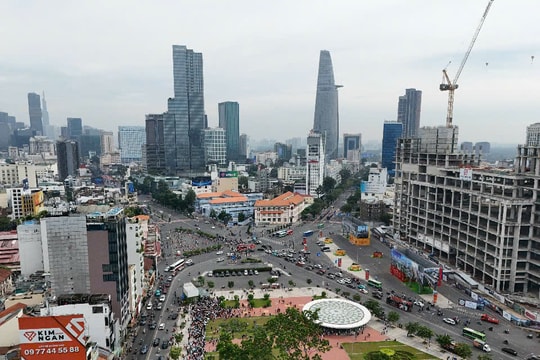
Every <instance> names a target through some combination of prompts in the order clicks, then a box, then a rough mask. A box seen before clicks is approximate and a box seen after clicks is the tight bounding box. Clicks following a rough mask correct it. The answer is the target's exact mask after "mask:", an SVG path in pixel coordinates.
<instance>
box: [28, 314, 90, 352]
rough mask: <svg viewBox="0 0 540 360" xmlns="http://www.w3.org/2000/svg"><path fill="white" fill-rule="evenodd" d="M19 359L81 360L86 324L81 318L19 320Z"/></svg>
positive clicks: (68, 316) (84, 347)
mask: <svg viewBox="0 0 540 360" xmlns="http://www.w3.org/2000/svg"><path fill="white" fill-rule="evenodd" d="M19 337H20V342H21V359H23V360H32V359H36V360H38V359H39V360H49V359H50V360H79V359H81V360H84V359H86V342H87V341H88V325H87V323H86V320H85V319H84V317H83V316H82V315H61V316H41V317H21V318H19Z"/></svg>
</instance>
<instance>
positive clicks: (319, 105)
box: [313, 50, 339, 161]
mask: <svg viewBox="0 0 540 360" xmlns="http://www.w3.org/2000/svg"><path fill="white" fill-rule="evenodd" d="M337 87H338V86H336V83H335V81H334V69H333V67H332V58H331V57H330V52H329V51H328V50H321V54H320V58H319V74H318V77H317V95H316V98H315V119H314V122H313V130H314V131H315V132H318V133H320V134H323V135H324V138H325V149H326V160H327V161H328V160H333V159H336V158H337V157H338V141H339V111H338V92H337Z"/></svg>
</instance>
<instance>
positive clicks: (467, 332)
mask: <svg viewBox="0 0 540 360" xmlns="http://www.w3.org/2000/svg"><path fill="white" fill-rule="evenodd" d="M463 336H466V337H468V338H471V339H473V340H474V339H478V340H482V341H486V334H484V333H483V332H480V331H477V330H474V329H471V328H467V327H466V328H463Z"/></svg>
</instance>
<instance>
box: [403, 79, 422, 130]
mask: <svg viewBox="0 0 540 360" xmlns="http://www.w3.org/2000/svg"><path fill="white" fill-rule="evenodd" d="M421 107H422V91H420V90H416V89H406V90H405V95H403V96H400V97H399V101H398V116H397V121H398V122H400V123H402V124H403V133H402V136H403V137H405V138H413V137H418V129H419V128H420V110H421Z"/></svg>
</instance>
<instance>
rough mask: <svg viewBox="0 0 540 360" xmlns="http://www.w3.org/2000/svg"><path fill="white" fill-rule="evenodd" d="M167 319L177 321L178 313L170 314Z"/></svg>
mask: <svg viewBox="0 0 540 360" xmlns="http://www.w3.org/2000/svg"><path fill="white" fill-rule="evenodd" d="M167 319H169V320H176V319H178V313H172V314H170V315H169V316H168V317H167Z"/></svg>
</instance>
